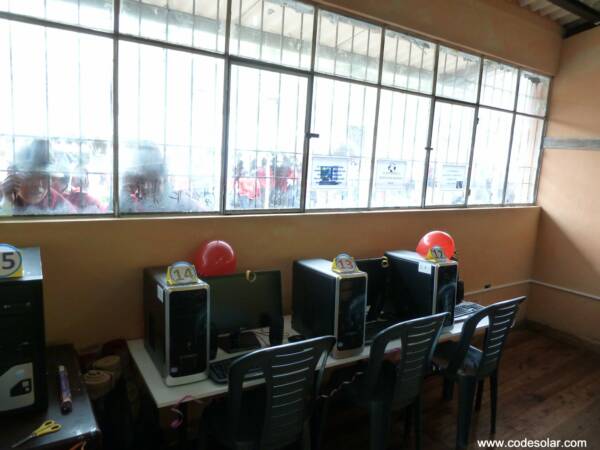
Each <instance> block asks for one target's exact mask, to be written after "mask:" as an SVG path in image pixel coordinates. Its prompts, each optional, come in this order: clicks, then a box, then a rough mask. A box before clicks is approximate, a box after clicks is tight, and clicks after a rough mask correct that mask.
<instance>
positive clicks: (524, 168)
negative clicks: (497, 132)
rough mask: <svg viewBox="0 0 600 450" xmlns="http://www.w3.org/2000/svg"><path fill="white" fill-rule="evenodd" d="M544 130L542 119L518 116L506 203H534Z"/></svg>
mask: <svg viewBox="0 0 600 450" xmlns="http://www.w3.org/2000/svg"><path fill="white" fill-rule="evenodd" d="M543 128H544V121H543V120H542V119H537V118H534V117H527V116H521V115H517V118H516V121H515V132H514V136H513V144H512V150H511V154H510V166H509V168H508V182H507V186H506V196H505V198H504V201H505V203H508V204H511V203H531V202H532V201H533V194H534V190H535V182H536V179H537V169H538V160H539V155H540V143H541V139H542V132H543Z"/></svg>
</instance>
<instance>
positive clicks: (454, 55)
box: [436, 46, 481, 102]
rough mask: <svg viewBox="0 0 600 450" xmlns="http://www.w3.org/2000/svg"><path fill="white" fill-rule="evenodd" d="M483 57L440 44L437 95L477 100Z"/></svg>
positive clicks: (467, 100)
mask: <svg viewBox="0 0 600 450" xmlns="http://www.w3.org/2000/svg"><path fill="white" fill-rule="evenodd" d="M480 64H481V58H479V57H478V56H475V55H471V54H469V53H464V52H460V51H458V50H454V49H451V48H448V47H443V46H440V52H439V57H438V74H437V86H436V95H439V96H440V97H446V98H453V99H456V100H463V101H465V102H475V101H476V100H477V88H478V84H479V65H480Z"/></svg>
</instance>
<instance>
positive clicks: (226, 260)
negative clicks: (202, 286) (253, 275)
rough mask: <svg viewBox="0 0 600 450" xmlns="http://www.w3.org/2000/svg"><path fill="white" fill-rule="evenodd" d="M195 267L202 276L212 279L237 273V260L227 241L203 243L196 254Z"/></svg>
mask: <svg viewBox="0 0 600 450" xmlns="http://www.w3.org/2000/svg"><path fill="white" fill-rule="evenodd" d="M194 266H196V272H197V273H198V275H200V276H204V277H211V276H217V275H229V274H232V273H235V270H236V266H237V258H236V256H235V252H234V251H233V248H232V247H231V245H229V244H228V243H227V242H225V241H220V240H216V241H206V242H203V243H202V244H201V245H200V247H198V249H197V250H196V253H195V254H194Z"/></svg>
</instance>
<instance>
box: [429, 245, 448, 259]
mask: <svg viewBox="0 0 600 450" xmlns="http://www.w3.org/2000/svg"><path fill="white" fill-rule="evenodd" d="M427 259H429V260H433V261H446V260H447V259H448V258H446V254H445V253H444V250H443V249H442V247H440V246H438V245H436V246H434V247H431V249H429V252H427Z"/></svg>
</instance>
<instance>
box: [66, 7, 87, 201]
mask: <svg viewBox="0 0 600 450" xmlns="http://www.w3.org/2000/svg"><path fill="white" fill-rule="evenodd" d="M77 3H78V4H79V1H78V2H77ZM77 14H78V15H79V5H78V8H77ZM78 20H79V17H78ZM77 93H78V95H77V103H78V104H77V108H78V110H77V112H78V121H79V126H78V131H79V139H78V141H79V158H78V159H79V161H78V165H77V171H79V170H81V167H82V166H83V157H82V149H81V146H82V140H83V136H82V133H81V36H77ZM67 188H68V187H67ZM79 189H80V192H81V190H82V185H80V187H79ZM78 199H79V201H80V205H79V206H80V207H81V203H82V199H81V197H78ZM75 206H77V205H75Z"/></svg>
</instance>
